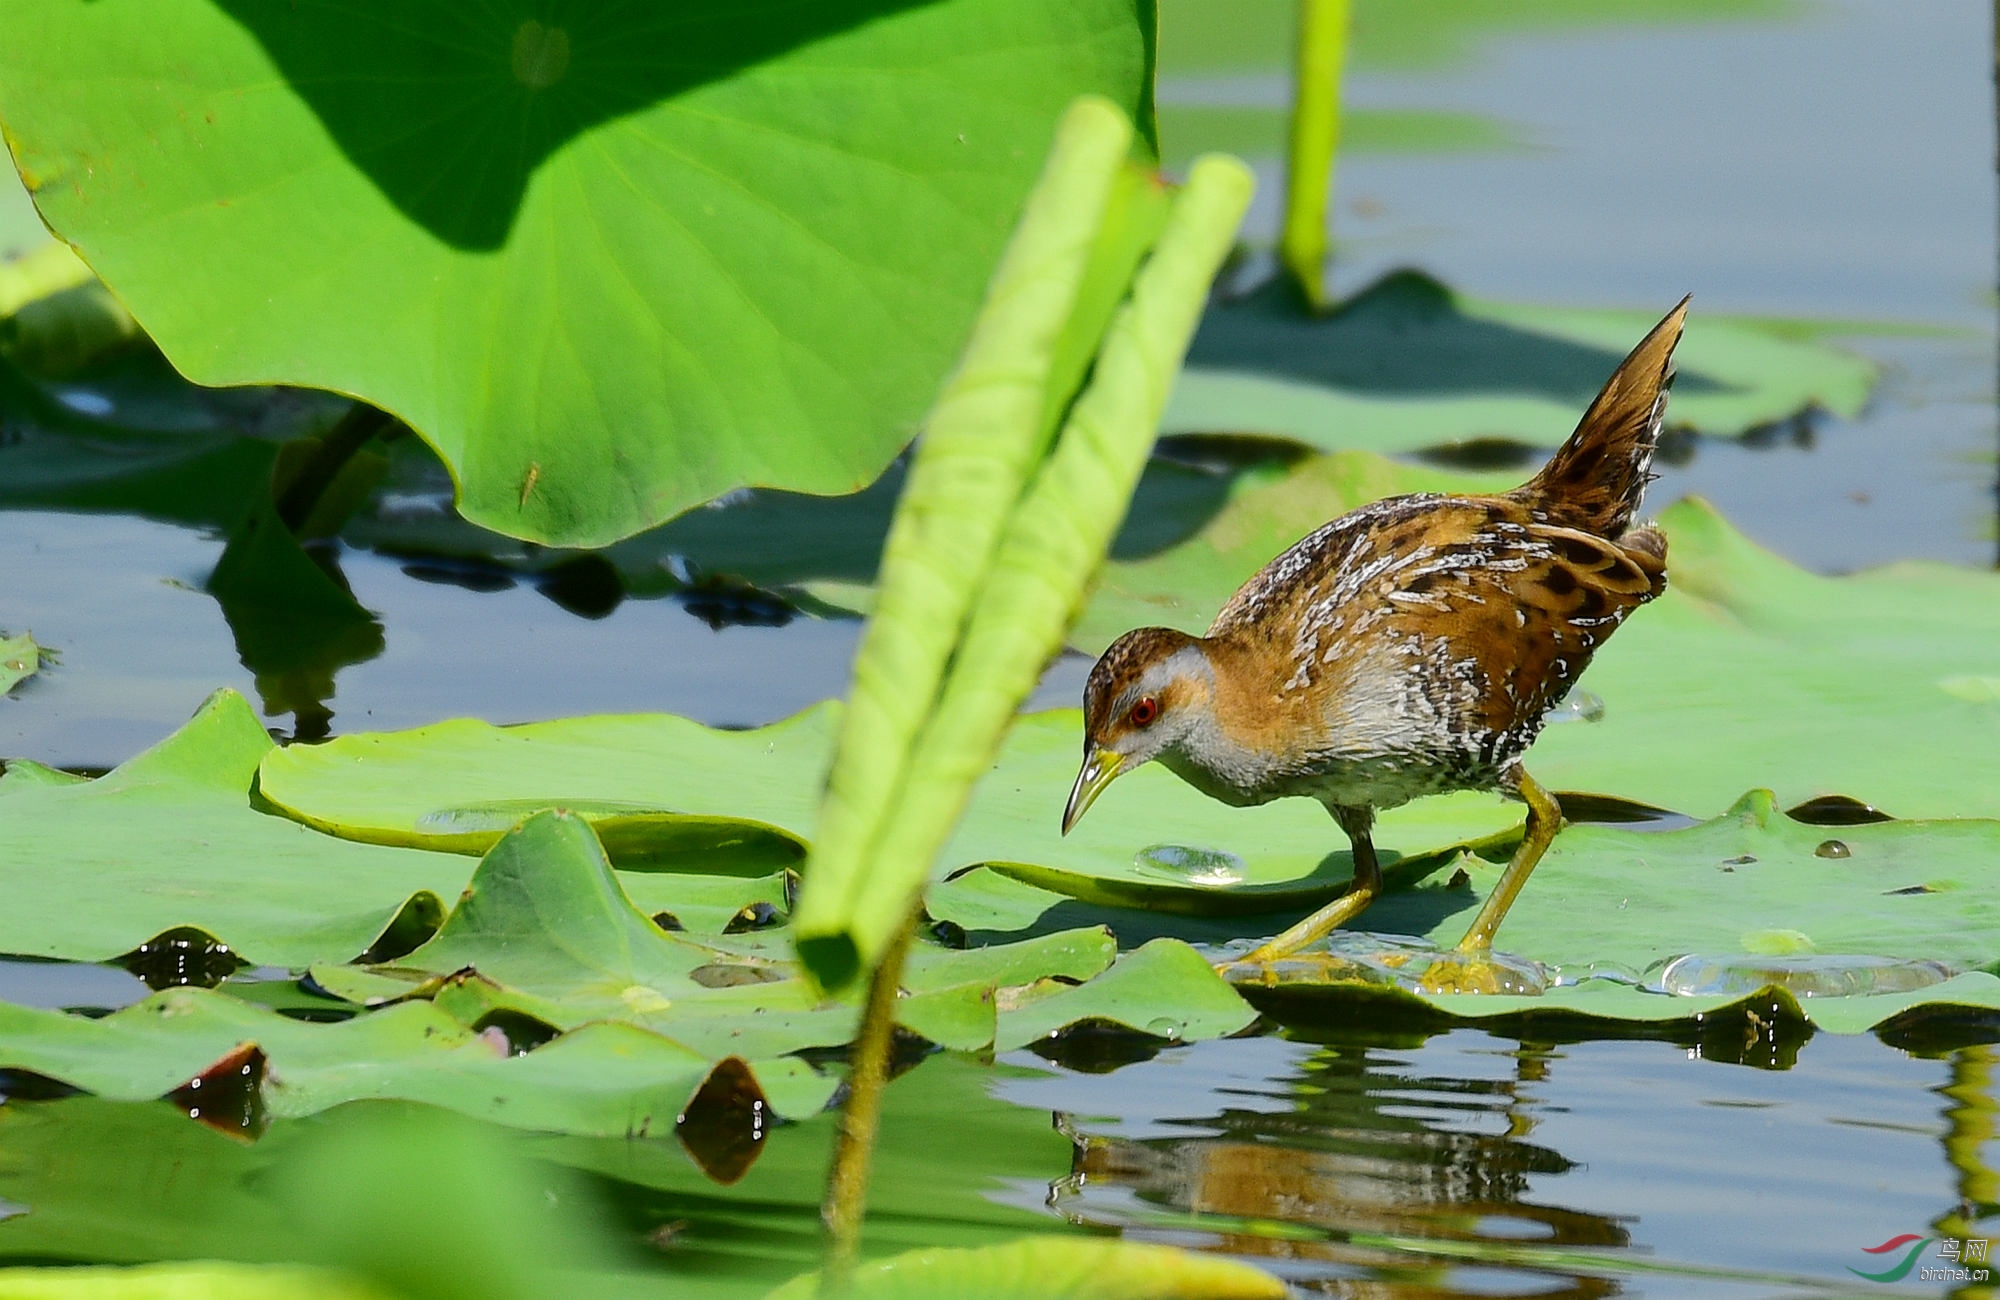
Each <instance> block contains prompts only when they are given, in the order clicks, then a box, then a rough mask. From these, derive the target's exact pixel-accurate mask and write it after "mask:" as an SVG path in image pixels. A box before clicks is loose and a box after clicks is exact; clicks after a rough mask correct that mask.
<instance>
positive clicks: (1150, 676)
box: [1062, 627, 1215, 835]
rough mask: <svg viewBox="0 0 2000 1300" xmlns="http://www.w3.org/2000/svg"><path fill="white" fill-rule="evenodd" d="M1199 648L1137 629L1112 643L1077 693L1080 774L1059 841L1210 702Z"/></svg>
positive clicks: (1183, 732)
mask: <svg viewBox="0 0 2000 1300" xmlns="http://www.w3.org/2000/svg"><path fill="white" fill-rule="evenodd" d="M1214 691H1215V678H1214V673H1213V670H1212V669H1211V668H1210V666H1209V662H1208V656H1207V655H1206V654H1205V653H1203V651H1202V646H1201V642H1200V641H1199V640H1197V639H1196V638H1194V637H1191V636H1189V635H1188V634H1187V633H1185V632H1176V631H1174V630H1173V629H1171V628H1164V627H1142V628H1139V629H1138V630H1136V631H1132V632H1127V633H1126V634H1125V635H1124V636H1121V637H1119V638H1118V639H1117V640H1116V641H1114V642H1112V644H1111V648H1110V649H1109V650H1106V651H1105V652H1104V654H1103V656H1102V657H1101V658H1099V659H1098V661H1097V664H1096V666H1095V667H1093V668H1092V669H1091V670H1090V680H1089V681H1088V682H1086V683H1085V684H1084V688H1083V770H1082V771H1080V772H1078V773H1077V774H1076V785H1075V786H1073V787H1072V788H1071V789H1070V792H1069V804H1068V806H1067V807H1065V808H1064V809H1063V819H1062V829H1063V834H1065V835H1067V834H1069V830H1070V827H1072V826H1074V825H1076V823H1077V821H1078V820H1079V819H1081V818H1082V816H1083V814H1084V810H1085V809H1087V808H1089V807H1090V805H1091V803H1092V801H1094V800H1095V799H1096V798H1097V796H1098V795H1100V794H1102V793H1103V792H1104V787H1105V786H1107V785H1110V784H1111V782H1112V779H1113V778H1114V777H1116V776H1117V775H1118V774H1119V773H1121V772H1129V771H1131V770H1132V769H1133V768H1135V767H1138V766H1139V765H1140V764H1141V763H1145V762H1149V761H1150V760H1152V759H1155V758H1157V757H1159V756H1160V754H1161V753H1162V752H1164V751H1166V750H1168V749H1171V748H1172V747H1173V746H1174V745H1175V744H1177V743H1179V742H1180V741H1181V740H1183V739H1184V738H1185V737H1186V736H1187V735H1188V733H1189V732H1190V731H1191V730H1192V729H1193V728H1194V726H1195V725H1196V723H1197V721H1198V717H1199V714H1200V712H1201V710H1203V709H1205V708H1207V707H1208V705H1209V702H1210V700H1211V699H1212V698H1213V696H1214Z"/></svg>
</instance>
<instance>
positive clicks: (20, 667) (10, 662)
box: [0, 632, 46, 695]
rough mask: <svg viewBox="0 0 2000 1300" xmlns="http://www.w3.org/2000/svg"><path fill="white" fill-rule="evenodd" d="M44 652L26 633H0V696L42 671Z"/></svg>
mask: <svg viewBox="0 0 2000 1300" xmlns="http://www.w3.org/2000/svg"><path fill="white" fill-rule="evenodd" d="M45 656H46V651H44V650H43V648H42V647H41V646H38V645H36V644H35V638H34V637H33V636H31V635H29V634H28V633H26V632H21V633H17V634H15V635H13V636H9V635H8V634H7V633H5V632H0V695H5V694H6V693H7V692H8V691H11V690H13V689H14V688H15V687H16V686H19V685H20V684H21V683H22V682H25V681H27V680H28V679H29V678H30V677H33V676H34V675H35V674H36V673H38V672H40V671H41V670H42V661H43V659H44V657H45Z"/></svg>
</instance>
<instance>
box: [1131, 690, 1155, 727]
mask: <svg viewBox="0 0 2000 1300" xmlns="http://www.w3.org/2000/svg"><path fill="white" fill-rule="evenodd" d="M1125 716H1126V718H1127V719H1129V720H1130V721H1131V723H1132V725H1133V726H1135V727H1150V726H1152V725H1153V719H1154V718H1157V717H1159V716H1160V702H1159V701H1158V700H1156V699H1154V698H1153V697H1152V696H1150V695H1148V696H1145V697H1143V698H1141V699H1140V701H1139V702H1138V703H1137V704H1135V705H1133V706H1132V711H1131V712H1130V713H1128V714H1126V715H1125Z"/></svg>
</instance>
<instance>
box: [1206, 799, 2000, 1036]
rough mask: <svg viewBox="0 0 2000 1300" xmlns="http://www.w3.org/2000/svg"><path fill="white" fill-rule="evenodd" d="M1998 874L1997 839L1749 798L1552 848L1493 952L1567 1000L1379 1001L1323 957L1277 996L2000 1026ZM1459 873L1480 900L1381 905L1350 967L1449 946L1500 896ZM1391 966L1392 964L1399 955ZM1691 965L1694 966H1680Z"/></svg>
mask: <svg viewBox="0 0 2000 1300" xmlns="http://www.w3.org/2000/svg"><path fill="white" fill-rule="evenodd" d="M1997 855H2000V821H1991V820H1964V821H1929V822H1924V821H1887V822H1877V823H1873V824H1869V825H1859V826H1844V827H1838V828H1828V827H1822V826H1809V825H1805V824H1802V823H1799V822H1796V821H1793V820H1791V819H1790V818H1788V817H1786V816H1784V815H1783V814H1781V813H1779V812H1778V811H1777V807H1776V802H1775V801H1774V800H1773V798H1772V797H1771V794H1770V792H1769V791H1764V790H1758V791H1752V792H1751V793H1750V794H1748V795H1745V796H1744V797H1743V799H1742V800H1740V801H1739V802H1738V803H1737V805H1736V806H1735V807H1734V808H1732V809H1731V810H1730V811H1729V812H1728V813H1727V814H1725V815H1724V816H1721V817H1718V818H1715V819H1714V820H1712V821H1709V822H1705V823H1703V824H1701V825H1699V826H1694V827H1689V828H1688V829H1685V830H1677V831H1655V832H1635V831H1629V830H1620V829H1618V828H1616V827H1611V826H1572V827H1569V828H1568V829H1566V830H1565V831H1564V832H1563V833H1562V834H1561V835H1560V836H1558V837H1557V838H1556V842H1555V844H1554V846H1553V847H1552V848H1550V850H1549V852H1548V854H1547V856H1546V857H1544V858H1543V860H1542V863H1541V865H1540V866H1538V867H1537V868H1536V869H1535V874H1534V876H1533V878H1532V879H1531V880H1530V881H1529V883H1528V887H1527V889H1526V890H1525V891H1524V892H1523V893H1522V895H1521V897H1520V899H1519V900H1518V901H1517V902H1516V903H1515V905H1514V907H1513V909H1512V910H1511V911H1510V912H1509V913H1508V915H1507V920H1506V923H1505V924H1504V925H1503V927H1502V928H1501V931H1500V936H1499V939H1498V941H1497V945H1496V946H1497V947H1498V948H1499V949H1500V950H1502V951H1503V952H1505V953H1507V954H1515V955H1519V956H1520V957H1523V958H1528V959H1532V960H1533V961H1537V962H1541V963H1544V964H1546V965H1547V966H1548V967H1549V968H1550V976H1551V979H1552V981H1553V980H1556V979H1560V980H1561V981H1563V984H1562V986H1560V987H1554V988H1551V989H1550V990H1548V991H1547V992H1545V993H1543V994H1540V995H1526V996H1513V995H1495V994H1465V993H1457V994H1437V993H1429V992H1425V991H1422V990H1420V989H1414V988H1412V987H1410V985H1411V983H1412V982H1413V981H1410V980H1402V979H1397V978H1395V977H1394V973H1393V971H1389V972H1382V971H1379V970H1378V971H1377V976H1378V978H1377V983H1376V985H1375V986H1374V987H1372V988H1371V987H1358V988H1357V987H1356V986H1354V985H1353V984H1351V983H1347V981H1348V980H1350V979H1351V978H1352V977H1353V976H1354V975H1356V974H1357V972H1356V971H1355V970H1354V968H1353V966H1352V965H1351V964H1350V961H1347V960H1340V959H1334V960H1331V961H1329V960H1328V959H1327V958H1326V957H1325V956H1324V955H1323V954H1320V953H1318V952H1317V951H1316V950H1309V951H1308V952H1306V953H1304V954H1301V956H1300V957H1298V958H1296V959H1289V960H1287V961H1285V962H1281V963H1279V964H1277V965H1276V966H1274V967H1272V968H1271V970H1270V972H1269V974H1268V978H1269V981H1270V983H1271V984H1272V986H1273V987H1274V988H1276V989H1277V990H1278V992H1279V993H1280V994H1281V995H1284V994H1289V995H1292V996H1297V995H1299V994H1300V993H1302V992H1303V991H1304V990H1305V989H1308V988H1312V987H1315V986H1318V988H1319V990H1320V992H1321V994H1322V995H1324V996H1326V997H1329V998H1338V997H1341V996H1351V997H1362V998H1390V999H1409V998H1421V999H1422V1000H1423V1001H1424V1002H1427V1003H1429V1004H1430V1005H1432V1006H1434V1007H1438V1008H1441V1009H1443V1010H1446V1011H1449V1012H1451V1013H1452V1014H1455V1015H1465V1016H1479V1017H1486V1016H1493V1015H1501V1014H1525V1013H1539V1014H1556V1013H1573V1014H1578V1015H1589V1016H1600V1017H1606V1018H1611V1019H1617V1020H1635V1021H1638V1020H1646V1021H1669V1020H1682V1019H1687V1018H1690V1017H1695V1016H1699V1015H1702V1014H1705V1013H1708V1012H1711V1011H1714V1010H1717V1009H1719V1008H1723V1007H1729V1006H1739V1005H1744V1004H1746V1002H1748V1003H1751V1004H1754V1005H1762V1004H1764V1003H1767V1002H1770V1001H1771V1000H1772V989H1774V988H1775V989H1776V990H1777V991H1779V992H1781V993H1782V994H1783V997H1782V998H1780V999H1778V1005H1779V1007H1780V1009H1781V1010H1782V1011H1784V1012H1785V1014H1788V1015H1792V1016H1795V1017H1796V1018H1804V1019H1810V1020H1812V1021H1813V1023H1815V1024H1819V1025H1821V1026H1822V1027H1823V1028H1828V1029H1833V1030H1836V1031H1839V1032H1857V1031H1860V1030H1863V1029H1868V1028H1872V1027H1873V1026H1875V1025H1877V1024H1880V1023H1882V1022H1883V1021H1884V1020H1887V1019H1889V1018H1890V1017H1892V1016H1895V1015H1898V1014H1900V1013H1903V1012H1905V1011H1908V1010H1909V1009H1910V1008H1912V1007H1915V1006H1920V1005H1922V1006H1932V1007H1943V1008H1951V1007H1961V1008H1963V1007H1971V1008H1984V1009H1989V1010H1990V1009H1996V1008H2000V979H1996V978H1995V977H1994V972H1995V971H2000V885H1997V884H1995V883H1994V881H1993V879H1992V873H1991V872H1990V871H1988V870H1987V867H1988V865H1989V864H1991V863H1992V862H1993V861H1994V860H1995V858H1996V856H1997ZM1466 865H1467V866H1469V867H1470V868H1471V874H1472V877H1473V878H1472V880H1471V881H1470V882H1469V884H1467V885H1458V884H1455V883H1447V882H1444V881H1442V880H1439V879H1438V878H1437V877H1436V876H1433V877H1432V879H1431V880H1429V881H1427V882H1425V883H1424V884H1423V885H1422V886H1420V887H1418V888H1415V889H1411V890H1406V891H1403V892H1398V893H1391V894H1388V895H1386V896H1385V897H1383V898H1382V899H1381V900H1379V901H1378V902H1377V903H1375V904H1374V905H1373V906H1371V907H1370V908H1369V909H1368V910H1367V911H1366V912H1365V913H1363V914H1362V916H1361V917H1360V918H1359V919H1358V920H1357V921H1355V922H1354V923H1353V925H1354V928H1355V929H1357V930H1361V931H1365V932H1366V933H1365V934H1354V935H1342V936H1340V938H1341V943H1340V947H1339V949H1338V951H1339V952H1340V953H1343V954H1353V953H1356V952H1357V951H1359V950H1360V949H1361V948H1365V947H1367V946H1368V943H1369V939H1368V936H1369V935H1382V936H1386V937H1388V938H1389V939H1391V940H1392V941H1393V940H1396V939H1399V938H1400V939H1407V938H1409V937H1412V936H1414V937H1416V938H1419V939H1425V940H1429V941H1430V942H1432V943H1434V944H1437V945H1439V946H1441V947H1442V946H1446V945H1450V944H1452V943H1455V942H1456V941H1457V939H1458V937H1459V936H1460V934H1462V933H1463V932H1464V929H1465V926H1466V925H1467V924H1468V922H1469V921H1470V920H1471V917H1472V914H1473V911H1474V909H1475V908H1476V907H1477V906H1478V903H1479V901H1480V897H1481V895H1482V894H1483V893H1484V892H1485V891H1486V890H1487V889H1489V888H1491V886H1492V884H1493V883H1494V881H1495V880H1496V879H1497V878H1498V864H1496V863H1483V862H1480V861H1478V860H1476V859H1470V858H1468V859H1466ZM1381 950H1382V952H1383V953H1384V954H1386V955H1388V956H1390V957H1391V958H1392V960H1391V961H1390V962H1389V963H1386V964H1387V965H1390V966H1392V967H1393V966H1395V965H1397V964H1399V963H1398V962H1397V961H1396V960H1394V959H1395V958H1396V957H1397V955H1398V950H1397V949H1395V948H1392V947H1390V946H1389V945H1388V944H1385V945H1383V946H1382V949H1381ZM1691 956H1692V957H1695V958H1698V959H1699V960H1698V962H1688V961H1680V962H1676V963H1674V965H1672V966H1669V964H1668V963H1669V962H1670V961H1673V959H1676V958H1688V957H1691ZM1691 966H1692V967H1694V968H1695V974H1696V975H1697V976H1698V978H1696V979H1693V980H1690V979H1688V978H1687V977H1686V974H1687V972H1688V970H1689V968H1690V967H1691ZM1412 969H1414V967H1412ZM1676 971H1679V972H1681V978H1679V979H1676V978H1675V972H1676ZM1954 971H1956V972H1961V973H1960V974H1958V975H1957V977H1956V978H1950V977H1951V975H1952V973H1953V972H1954ZM1240 973H1241V974H1242V975H1243V976H1244V977H1246V978H1247V977H1248V975H1249V972H1247V971H1244V972H1240ZM1329 982H1331V983H1334V984H1345V988H1344V989H1342V990H1340V991H1338V992H1335V991H1332V990H1329V989H1328V988H1327V987H1326V986H1327V984H1328V983H1329ZM1667 985H1674V986H1677V987H1678V988H1679V989H1681V990H1683V992H1682V993H1681V994H1680V995H1675V994H1673V993H1669V992H1667V991H1662V990H1663V988H1664V987H1665V986H1667Z"/></svg>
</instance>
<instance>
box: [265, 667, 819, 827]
mask: <svg viewBox="0 0 2000 1300" xmlns="http://www.w3.org/2000/svg"><path fill="white" fill-rule="evenodd" d="M838 725H839V706H838V705H836V704H822V705H818V706H815V707H813V708H811V709H807V710H805V711H804V712H802V713H800V714H797V715H796V716H794V717H791V718H788V719H786V720H785V721H783V722H778V723H774V724H772V725H770V726H767V727H759V728H757V729H755V730H752V731H723V730H718V729H716V728H711V727H704V726H702V725H701V724H700V723H698V722H693V721H691V720H689V719H687V718H680V717H675V716H672V715H670V714H629V715H617V716H598V717H587V718H563V719H558V720H556V721H553V722H541V723H533V724H530V725H528V726H522V727H495V726H492V725H490V724H488V723H484V722H478V721H474V720H471V719H466V718H460V719H454V720H452V721H450V722H440V723H437V724H435V725H432V726H429V727H419V728H417V729H415V730H413V731H400V732H386V733H365V732H364V733H357V734H354V735H349V736H342V737H340V738H339V739H336V740H333V741H330V742H328V743H327V744H324V745H312V746H305V745H295V746H292V747H291V748H289V749H279V750H273V751H272V752H271V753H270V754H269V755H268V760H267V762H266V763H265V765H264V766H263V768H262V769H261V770H260V771H259V773H258V790H259V792H260V793H261V794H262V795H263V797H264V798H266V799H268V800H270V801H271V803H272V804H274V805H275V806H277V807H278V808H280V809H282V810H284V811H285V812H287V813H289V814H291V815H292V816H294V817H297V818H298V819H299V820H301V821H303V822H305V823H306V824H307V825H309V826H315V827H318V828H320V829H322V830H326V831H330V832H332V833H334V834H338V835H344V836H348V837H350V838H353V839H362V840H369V841H373V842H375V843H381V844H410V845H421V846H423V847H425V848H433V849H447V850H452V851H455V852H460V853H483V852H485V851H486V850H487V849H489V848H491V847H492V846H493V845H494V844H496V843H498V842H499V840H500V837H501V835H502V834H504V833H505V832H506V831H507V830H508V828H509V827H511V826H513V825H514V824H515V823H516V822H518V821H520V820H521V819H522V818H523V817H525V816H526V815H527V814H528V813H530V812H533V811H535V810H536V809H538V808H566V809H569V810H570V811H572V812H575V813H576V814H577V815H578V816H580V817H582V818H584V819H586V820H588V821H589V822H591V823H592V825H593V826H595V827H596V829H597V832H598V834H599V836H600V838H602V839H603V840H604V841H605V843H606V846H607V848H608V849H609V850H610V852H611V854H612V857H613V859H614V860H617V859H620V858H622V857H623V856H625V853H624V852H623V850H626V849H630V850H632V851H633V852H634V853H638V854H641V855H643V854H644V853H645V852H646V851H648V849H649V848H651V847H656V846H657V845H658V844H659V842H660V841H661V840H662V839H663V838H666V839H670V838H671V837H674V836H676V835H679V834H680V833H681V832H683V831H684V830H686V829H687V828H686V826H685V824H684V823H683V821H682V820H681V819H682V818H683V817H684V816H685V815H688V814H693V815H696V816H699V817H706V818H726V819H730V820H732V821H735V822H738V823H751V825H747V826H741V827H740V828H739V830H738V831H737V832H736V833H737V835H738V837H739V838H743V837H748V836H750V835H752V834H755V833H757V832H758V831H759V830H760V829H761V831H762V832H763V833H764V834H765V835H767V836H768V835H772V834H776V835H778V836H782V837H786V838H790V839H792V840H793V841H795V842H801V843H802V842H803V837H804V836H805V834H806V833H807V832H809V831H810V830H811V829H812V826H813V820H814V818H815V817H816V816H817V815H818V789H819V780H820V776H821V774H822V772H823V771H824V770H825V766H826V760H827V753H828V751H829V749H830V747H831V745H832V743H833V733H834V731H835V729H836V728H837V726H838Z"/></svg>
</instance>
